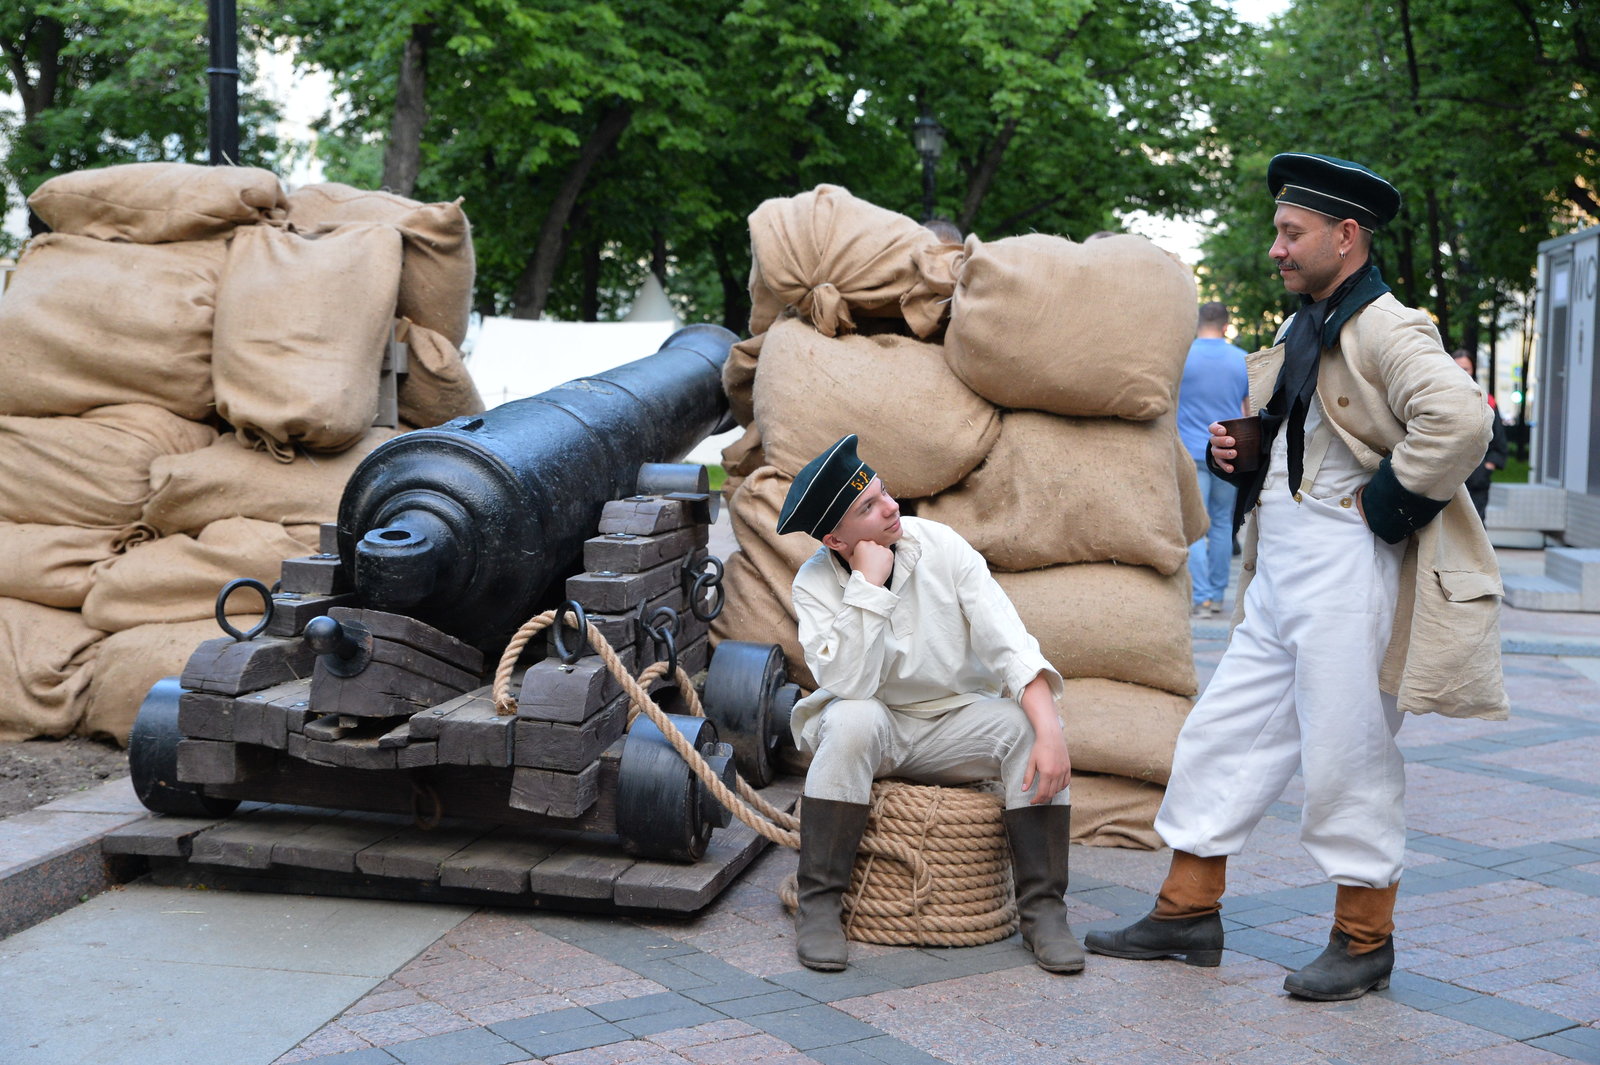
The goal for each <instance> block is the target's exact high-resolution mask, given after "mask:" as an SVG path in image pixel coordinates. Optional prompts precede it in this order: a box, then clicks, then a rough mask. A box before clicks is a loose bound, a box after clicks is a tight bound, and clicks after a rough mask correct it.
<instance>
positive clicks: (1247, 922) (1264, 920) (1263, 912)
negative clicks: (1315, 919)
mask: <svg viewBox="0 0 1600 1065" xmlns="http://www.w3.org/2000/svg"><path fill="white" fill-rule="evenodd" d="M1223 916H1224V917H1225V918H1227V919H1228V920H1230V921H1234V922H1235V923H1237V924H1239V925H1240V926H1241V927H1244V928H1259V927H1261V926H1262V925H1264V924H1277V923H1278V922H1279V921H1290V920H1293V919H1294V918H1296V917H1301V916H1304V915H1303V914H1302V913H1301V912H1300V911H1299V910H1291V909H1289V908H1288V907H1287V906H1274V905H1272V904H1271V903H1267V904H1266V905H1264V906H1257V907H1255V908H1254V909H1249V910H1241V911H1237V912H1234V913H1226V912H1225V913H1224V914H1223Z"/></svg>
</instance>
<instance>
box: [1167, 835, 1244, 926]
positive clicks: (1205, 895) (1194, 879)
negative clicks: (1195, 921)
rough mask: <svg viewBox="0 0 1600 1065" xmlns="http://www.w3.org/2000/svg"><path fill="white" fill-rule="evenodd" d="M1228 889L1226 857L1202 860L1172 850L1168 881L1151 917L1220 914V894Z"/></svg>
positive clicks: (1222, 855) (1220, 856)
mask: <svg viewBox="0 0 1600 1065" xmlns="http://www.w3.org/2000/svg"><path fill="white" fill-rule="evenodd" d="M1227 888H1228V857H1227V855H1225V854H1219V855H1218V856H1216V857H1215V858H1202V857H1200V856H1199V855H1198V854H1190V853H1189V852H1188V851H1173V852H1172V864H1171V865H1170V866H1169V867H1168V868H1167V879H1166V880H1164V881H1163V882H1162V884H1161V891H1160V893H1159V894H1157V895H1156V908H1155V910H1154V916H1155V917H1156V919H1157V920H1161V921H1174V920H1180V919H1182V918H1185V917H1203V916H1205V915H1206V914H1210V913H1221V912H1222V893H1223V892H1224V891H1226V890H1227Z"/></svg>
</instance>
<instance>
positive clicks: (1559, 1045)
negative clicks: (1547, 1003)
mask: <svg viewBox="0 0 1600 1065" xmlns="http://www.w3.org/2000/svg"><path fill="white" fill-rule="evenodd" d="M1593 1031H1594V1029H1593V1028H1569V1029H1568V1030H1567V1031H1565V1032H1557V1033H1556V1034H1555V1035H1546V1036H1540V1037H1539V1038H1538V1039H1529V1040H1528V1041H1527V1043H1528V1045H1529V1046H1531V1047H1537V1048H1538V1049H1540V1050H1548V1051H1549V1052H1550V1053H1552V1054H1560V1055H1561V1056H1562V1057H1564V1058H1571V1059H1572V1060H1573V1061H1585V1062H1589V1063H1590V1065H1600V1046H1597V1045H1595V1043H1593V1042H1592V1041H1580V1040H1577V1039H1573V1038H1572V1035H1573V1034H1574V1033H1577V1032H1593ZM307 1065H309V1063H307Z"/></svg>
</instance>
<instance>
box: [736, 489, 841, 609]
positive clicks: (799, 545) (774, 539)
mask: <svg viewBox="0 0 1600 1065" xmlns="http://www.w3.org/2000/svg"><path fill="white" fill-rule="evenodd" d="M793 482H794V478H792V477H790V476H789V475H788V474H786V473H783V472H781V471H780V470H777V469H775V468H774V467H772V466H763V467H761V468H760V469H758V470H756V471H755V472H753V473H751V474H750V475H749V476H748V477H746V478H745V479H744V483H742V484H741V485H739V490H738V491H737V492H735V493H734V494H733V499H732V500H731V502H730V504H729V506H728V517H729V522H730V524H732V526H733V536H734V539H735V540H737V541H738V542H739V550H741V551H743V552H744V553H745V555H746V556H747V557H748V560H749V561H750V563H751V564H752V565H754V566H755V568H756V569H757V570H759V571H760V573H761V576H762V579H764V580H765V581H766V582H767V583H768V584H769V585H771V586H772V587H773V588H779V589H782V590H783V591H784V593H785V596H786V597H787V594H788V589H789V586H790V585H792V584H793V583H794V575H795V574H796V573H798V572H799V570H800V567H801V566H802V565H803V564H804V563H805V560H806V559H808V558H810V557H811V556H812V555H814V554H816V552H817V547H818V546H819V544H818V543H817V541H816V540H813V539H812V538H811V537H810V536H807V535H806V534H805V533H783V534H780V533H779V532H778V512H779V511H780V510H781V509H783V500H784V497H785V496H786V495H788V494H789V485H790V484H792V483H793Z"/></svg>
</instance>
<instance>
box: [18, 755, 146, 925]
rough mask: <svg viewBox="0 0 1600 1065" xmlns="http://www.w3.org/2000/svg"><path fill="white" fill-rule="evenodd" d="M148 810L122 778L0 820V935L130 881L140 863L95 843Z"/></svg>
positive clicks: (62, 910)
mask: <svg viewBox="0 0 1600 1065" xmlns="http://www.w3.org/2000/svg"><path fill="white" fill-rule="evenodd" d="M148 814H149V811H148V810H146V809H145V808H144V807H143V806H142V805H140V803H139V800H138V799H137V798H136V797H135V796H134V794H133V783H132V781H131V780H129V779H128V778H123V779H121V780H113V781H109V782H108V783H105V784H101V785H99V786H98V787H94V788H90V789H88V790H86V791H81V792H78V793H76V794H74V795H69V796H67V797H66V798H63V799H57V800H55V801H54V802H50V803H46V804H45V805H43V806H40V807H38V808H37V809H33V810H28V811H25V812H23V813H20V814H16V815H14V816H12V817H8V818H6V819H5V820H4V821H0V939H4V938H5V937H7V936H10V935H13V934H15V933H17V932H20V931H22V930H23V929H25V928H30V927H32V926H33V925H36V924H38V923H39V922H40V921H43V920H46V919H48V918H51V917H54V916H55V915H56V914H58V913H62V912H64V911H66V910H69V909H71V908H72V907H74V906H76V905H78V903H80V902H86V901H88V899H89V898H90V897H91V896H94V895H98V894H100V892H102V891H105V890H106V889H107V888H109V887H112V886H114V885H116V884H120V883H126V882H127V881H128V880H129V879H131V878H132V877H133V875H135V874H136V872H137V864H136V863H131V862H126V861H123V860H120V859H115V858H108V857H107V856H105V855H103V854H102V853H101V850H100V840H101V838H102V837H103V836H104V835H105V834H106V833H107V832H110V831H112V830H113V829H116V828H120V827H122V826H123V825H126V824H129V823H131V822H134V821H138V820H140V819H141V818H144V817H146V816H148Z"/></svg>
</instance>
